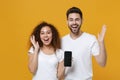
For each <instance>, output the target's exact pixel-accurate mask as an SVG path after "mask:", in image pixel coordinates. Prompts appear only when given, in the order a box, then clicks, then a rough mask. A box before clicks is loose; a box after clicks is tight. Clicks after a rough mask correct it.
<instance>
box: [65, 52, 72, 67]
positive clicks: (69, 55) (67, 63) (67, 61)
mask: <svg viewBox="0 0 120 80" xmlns="http://www.w3.org/2000/svg"><path fill="white" fill-rule="evenodd" d="M64 66H65V67H71V66H72V52H71V51H65V52H64Z"/></svg>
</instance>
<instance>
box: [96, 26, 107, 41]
mask: <svg viewBox="0 0 120 80" xmlns="http://www.w3.org/2000/svg"><path fill="white" fill-rule="evenodd" d="M105 32H106V25H103V26H102V30H101V32H100V33H98V41H99V42H104V37H105Z"/></svg>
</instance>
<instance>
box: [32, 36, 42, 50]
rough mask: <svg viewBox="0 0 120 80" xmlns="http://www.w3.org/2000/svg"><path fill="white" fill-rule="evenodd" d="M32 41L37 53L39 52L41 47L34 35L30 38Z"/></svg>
mask: <svg viewBox="0 0 120 80" xmlns="http://www.w3.org/2000/svg"><path fill="white" fill-rule="evenodd" d="M30 41H31V43H32V44H33V47H34V48H35V51H39V48H40V46H39V43H38V41H35V36H34V35H33V36H31V37H30Z"/></svg>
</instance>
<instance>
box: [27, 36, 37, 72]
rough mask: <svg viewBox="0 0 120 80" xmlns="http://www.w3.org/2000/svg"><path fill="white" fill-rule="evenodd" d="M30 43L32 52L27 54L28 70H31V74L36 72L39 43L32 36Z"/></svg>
mask: <svg viewBox="0 0 120 80" xmlns="http://www.w3.org/2000/svg"><path fill="white" fill-rule="evenodd" d="M30 40H31V43H32V44H33V46H34V53H33V54H28V59H29V62H28V67H29V70H30V72H32V73H33V74H35V73H36V70H37V66H38V52H39V45H38V42H36V41H35V37H34V36H32V37H31V39H30Z"/></svg>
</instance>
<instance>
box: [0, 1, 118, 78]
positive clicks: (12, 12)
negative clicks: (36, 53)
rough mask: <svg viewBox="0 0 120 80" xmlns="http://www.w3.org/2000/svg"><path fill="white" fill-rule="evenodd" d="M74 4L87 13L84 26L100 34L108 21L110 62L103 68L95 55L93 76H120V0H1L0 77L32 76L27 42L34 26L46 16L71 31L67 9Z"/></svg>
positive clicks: (62, 29)
mask: <svg viewBox="0 0 120 80" xmlns="http://www.w3.org/2000/svg"><path fill="white" fill-rule="evenodd" d="M72 6H77V7H79V8H81V10H82V12H83V14H84V15H83V17H84V22H83V26H82V30H84V31H86V32H89V33H92V34H95V35H96V36H97V33H98V32H99V31H100V30H101V27H102V25H103V24H106V25H107V33H106V37H105V43H106V49H107V53H108V60H107V65H106V67H105V68H101V67H100V66H98V64H97V63H96V61H95V60H94V59H93V69H94V77H93V80H120V36H119V35H120V20H119V19H120V9H119V8H120V1H119V0H0V80H31V78H32V75H31V73H30V72H29V70H28V67H27V64H28V56H27V51H28V45H27V44H28V39H29V35H30V33H31V31H32V29H33V28H34V27H35V26H36V25H37V24H38V23H39V22H41V21H43V20H44V21H47V22H49V23H52V24H54V25H55V26H56V27H57V29H58V30H59V32H60V35H61V37H62V36H64V35H65V34H67V33H68V32H69V30H68V28H67V25H66V15H65V13H66V10H67V9H68V8H70V7H72Z"/></svg>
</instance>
